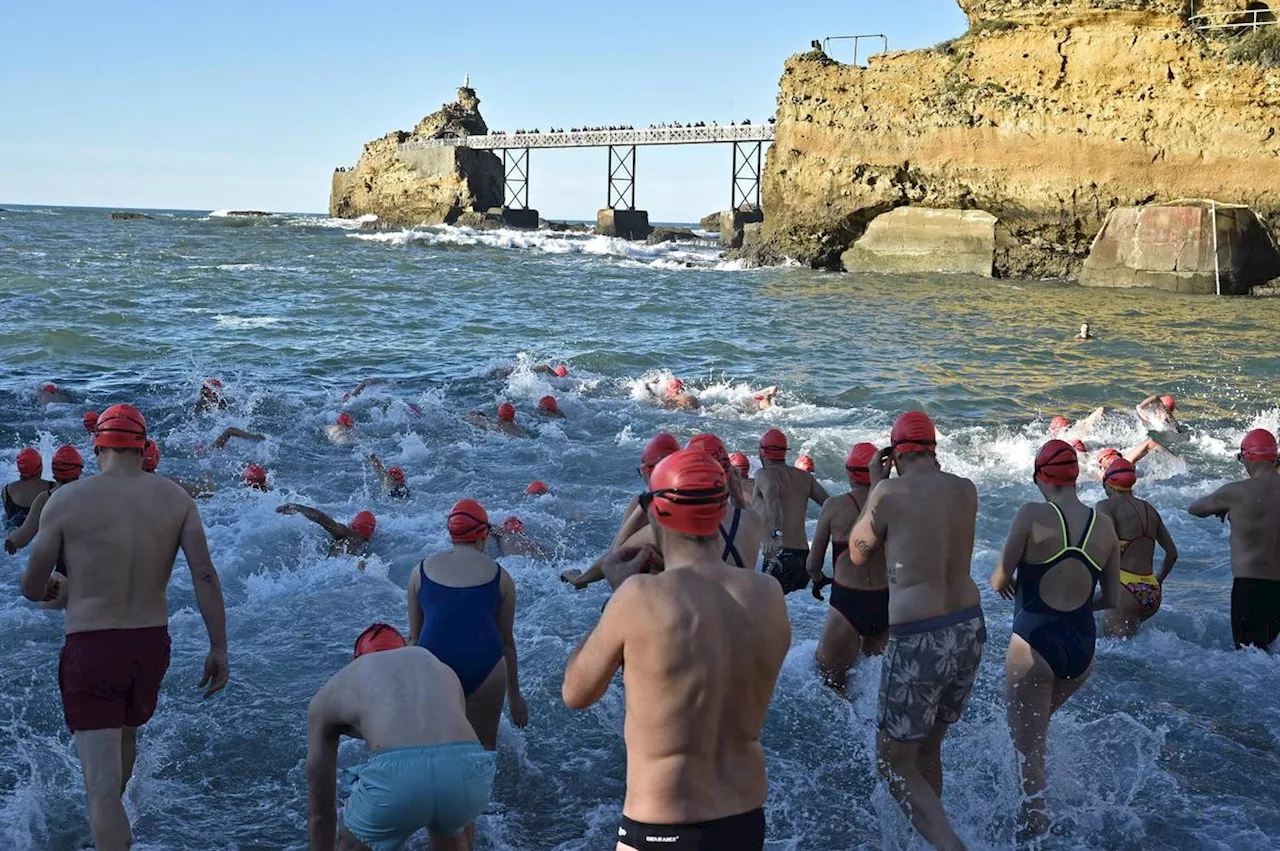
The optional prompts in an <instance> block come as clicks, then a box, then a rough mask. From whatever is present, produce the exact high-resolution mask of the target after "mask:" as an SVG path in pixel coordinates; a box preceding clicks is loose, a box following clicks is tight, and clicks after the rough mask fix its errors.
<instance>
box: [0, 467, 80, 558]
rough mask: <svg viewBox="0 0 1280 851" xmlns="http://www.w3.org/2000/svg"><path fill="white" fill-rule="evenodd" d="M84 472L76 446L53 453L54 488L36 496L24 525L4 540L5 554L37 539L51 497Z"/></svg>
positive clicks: (13, 552)
mask: <svg viewBox="0 0 1280 851" xmlns="http://www.w3.org/2000/svg"><path fill="white" fill-rule="evenodd" d="M83 472H84V457H83V456H81V454H80V450H78V449H76V448H75V447H74V446H59V447H58V450H57V451H56V452H54V453H53V487H51V488H49V489H48V490H45V491H41V492H40V493H38V494H36V498H35V499H34V500H33V501H32V502H31V508H30V510H29V511H28V512H27V517H26V519H25V520H24V521H23V522H22V525H21V526H19V527H18V528H17V529H15V530H13V532H11V533H10V534H9V536H8V537H7V538H5V539H4V551H5V552H7V553H8V554H9V555H14V554H15V553H17V552H18V550H20V549H22V548H23V547H25V546H26V545H27V544H29V543H31V541H32V540H34V539H35V536H36V533H37V532H39V531H40V514H41V513H42V512H43V511H44V506H45V503H47V502H48V501H49V497H51V496H52V495H53V494H54V493H55V492H56V491H57V490H58V488H60V487H62V486H63V485H69V484H71V483H72V482H74V481H76V480H78V479H79V478H80V474H81V473H83ZM62 573H63V574H64V575H65V573H66V571H62Z"/></svg>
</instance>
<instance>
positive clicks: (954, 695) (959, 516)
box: [849, 412, 987, 851]
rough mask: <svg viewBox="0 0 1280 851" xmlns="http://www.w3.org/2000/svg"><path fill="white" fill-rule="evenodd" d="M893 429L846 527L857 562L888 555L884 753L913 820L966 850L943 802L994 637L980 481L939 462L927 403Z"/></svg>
mask: <svg viewBox="0 0 1280 851" xmlns="http://www.w3.org/2000/svg"><path fill="white" fill-rule="evenodd" d="M891 440H892V446H891V447H890V448H889V449H883V450H881V451H880V452H878V453H877V454H876V455H875V457H874V458H872V460H871V464H870V467H871V469H870V482H871V494H870V496H869V497H868V498H867V504H866V505H865V506H863V508H862V512H861V514H860V515H859V517H858V522H857V523H856V524H854V527H853V532H851V533H850V535H849V558H850V560H851V561H852V562H853V564H854V566H855V567H862V568H866V567H867V566H868V565H869V564H870V562H871V559H872V558H873V557H874V556H875V555H876V553H877V551H878V550H880V549H881V548H883V551H884V561H885V564H886V565H887V566H888V570H887V574H888V581H889V643H888V645H887V646H886V649H885V656H884V665H883V672H882V673H881V675H880V710H879V714H878V718H877V728H878V734H877V738H876V756H877V762H878V765H879V769H880V774H881V776H882V777H883V778H884V779H885V780H886V781H887V782H888V784H889V791H890V793H891V794H892V795H893V797H894V798H895V799H896V800H897V801H898V803H899V804H900V805H901V806H902V808H903V810H904V811H905V812H906V814H907V816H908V817H909V818H910V819H911V823H912V824H913V825H914V826H915V828H916V830H918V831H919V832H920V834H921V835H922V836H923V837H924V838H925V840H926V841H927V842H928V843H929V844H930V845H932V846H933V847H934V848H938V849H945V851H957V849H962V848H963V847H964V845H963V844H962V843H961V841H960V838H959V837H958V836H956V834H955V831H954V830H953V829H952V827H951V823H950V822H949V821H948V820H947V814H946V811H945V810H943V808H942V785H943V784H942V780H943V777H942V740H943V738H944V737H945V736H946V735H947V731H948V729H949V728H950V726H951V725H952V724H954V723H955V722H957V721H959V720H960V716H961V715H962V714H963V712H964V708H965V705H966V704H967V703H968V701H969V693H970V691H971V690H972V688H973V683H974V680H975V679H976V678H977V675H978V665H979V663H980V662H981V660H982V648H983V645H984V643H985V642H986V638H987V633H986V626H985V624H984V622H983V617H982V598H981V595H980V594H979V593H978V586H977V585H975V584H974V582H973V579H971V578H970V575H969V569H970V567H969V566H970V563H971V562H972V560H973V541H974V536H975V529H976V525H977V516H978V491H977V488H975V487H974V485H973V482H971V481H969V480H968V479H965V478H962V477H960V476H955V475H952V474H950V473H945V472H943V471H942V469H941V467H940V465H939V464H938V458H937V455H936V452H937V429H935V428H934V425H933V421H932V420H931V419H929V417H927V416H925V415H924V414H922V413H919V412H911V413H907V414H903V415H902V416H901V417H899V418H898V420H897V422H895V423H894V424H893V431H892V436H891ZM891 465H893V466H896V467H897V470H898V477H897V478H895V479H890V478H889V472H890V466H891Z"/></svg>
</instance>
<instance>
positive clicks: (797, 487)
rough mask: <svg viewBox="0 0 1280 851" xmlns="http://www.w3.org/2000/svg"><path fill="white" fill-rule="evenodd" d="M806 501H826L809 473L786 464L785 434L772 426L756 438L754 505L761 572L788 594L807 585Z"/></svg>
mask: <svg viewBox="0 0 1280 851" xmlns="http://www.w3.org/2000/svg"><path fill="white" fill-rule="evenodd" d="M809 500H813V501H814V502H816V503H817V504H818V505H822V504H823V503H825V502H826V501H827V492H826V490H825V489H823V487H822V485H821V484H819V482H818V480H817V479H815V478H814V477H813V475H812V474H811V473H806V472H805V471H803V470H798V469H796V468H795V467H789V466H787V436H786V435H785V434H783V433H782V432H780V431H778V430H777V429H776V428H773V429H769V430H768V431H767V432H765V433H764V436H763V437H761V438H760V469H759V471H758V472H757V473H756V486H755V497H754V505H755V507H756V509H757V511H759V512H760V513H761V514H762V515H763V517H764V522H765V533H766V535H768V537H767V539H766V540H765V543H764V558H765V566H764V570H765V573H768V574H769V575H770V576H772V577H774V578H775V579H777V580H778V582H779V583H781V584H782V592H783V593H784V594H790V593H792V592H793V591H800V590H802V589H804V588H805V587H806V586H807V585H808V584H809V572H808V570H807V568H806V564H807V563H808V560H809V538H808V535H807V534H806V532H805V517H806V514H807V511H808V505H809Z"/></svg>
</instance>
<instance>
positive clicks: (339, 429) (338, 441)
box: [324, 411, 356, 446]
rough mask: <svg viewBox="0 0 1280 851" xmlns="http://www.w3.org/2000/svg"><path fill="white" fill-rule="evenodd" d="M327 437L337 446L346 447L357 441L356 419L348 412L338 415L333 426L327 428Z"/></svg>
mask: <svg viewBox="0 0 1280 851" xmlns="http://www.w3.org/2000/svg"><path fill="white" fill-rule="evenodd" d="M324 433H325V436H326V437H328V438H329V442H330V443H332V444H334V445H335V446H346V445H347V444H350V443H354V442H355V440H356V419H355V417H353V416H351V414H350V413H348V412H347V411H343V412H342V413H340V414H338V419H337V421H336V422H335V423H333V425H329V426H325V430H324Z"/></svg>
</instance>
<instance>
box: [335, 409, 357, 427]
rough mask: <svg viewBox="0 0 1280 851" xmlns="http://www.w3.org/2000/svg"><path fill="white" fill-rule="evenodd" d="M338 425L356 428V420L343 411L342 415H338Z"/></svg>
mask: <svg viewBox="0 0 1280 851" xmlns="http://www.w3.org/2000/svg"><path fill="white" fill-rule="evenodd" d="M338 425H340V426H342V427H343V428H355V426H356V418H355V417H353V416H351V414H350V413H348V412H346V411H343V412H342V413H340V414H338Z"/></svg>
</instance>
